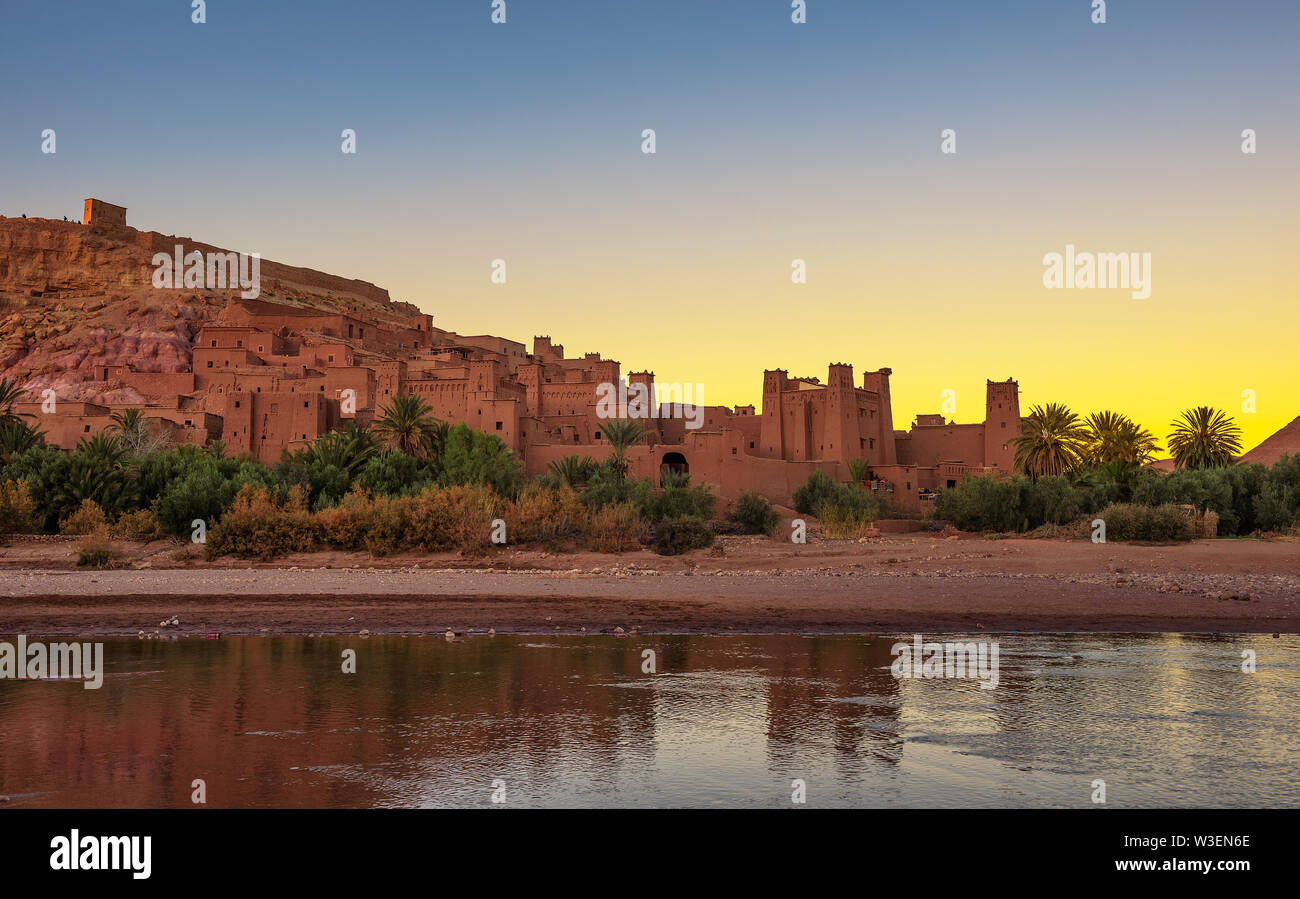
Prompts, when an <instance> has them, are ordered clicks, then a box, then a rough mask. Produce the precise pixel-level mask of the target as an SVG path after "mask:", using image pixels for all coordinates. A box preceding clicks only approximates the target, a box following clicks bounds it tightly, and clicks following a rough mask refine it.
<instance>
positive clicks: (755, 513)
mask: <svg viewBox="0 0 1300 899" xmlns="http://www.w3.org/2000/svg"><path fill="white" fill-rule="evenodd" d="M727 519H728V520H730V521H733V522H735V523H736V524H738V525H740V528H741V531H742V532H743V533H745V534H763V535H765V536H768V537H771V536H772V535H773V534H775V533H776V528H777V525H779V524H780V523H781V516H780V515H779V514H778V513H777V511H776V510H775V509H773V508H772V504H771V503H769V502H768V501H767V497H765V496H760V495H759V494H757V493H755V492H753V491H752V490H744V491H742V492H741V494H740V496H738V497H736V505H735V507H734V508H733V509H732V510H731V511H730V512H728V513H727Z"/></svg>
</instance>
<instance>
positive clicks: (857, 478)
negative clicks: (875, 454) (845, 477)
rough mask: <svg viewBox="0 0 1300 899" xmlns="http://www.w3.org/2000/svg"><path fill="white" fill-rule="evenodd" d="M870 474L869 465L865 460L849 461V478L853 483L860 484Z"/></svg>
mask: <svg viewBox="0 0 1300 899" xmlns="http://www.w3.org/2000/svg"><path fill="white" fill-rule="evenodd" d="M870 474H871V463H869V462H868V461H867V460H866V459H850V460H849V477H850V478H852V479H853V483H855V484H861V483H862V482H863V481H865V480H866V479H867V476H868V475H870Z"/></svg>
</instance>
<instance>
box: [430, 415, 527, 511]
mask: <svg viewBox="0 0 1300 899" xmlns="http://www.w3.org/2000/svg"><path fill="white" fill-rule="evenodd" d="M438 462H439V465H440V467H441V474H440V475H439V477H438V482H439V483H440V484H443V485H445V486H453V487H478V486H489V487H491V488H492V489H493V490H495V491H496V492H497V493H498V494H499V495H501V496H507V497H510V496H514V495H515V494H516V493H517V492H518V491H519V485H520V484H521V483H522V482H523V468H522V467H521V466H520V464H519V458H518V457H517V456H516V455H515V454H514V451H513V450H511V449H510V448H509V447H508V446H506V445H505V444H504V443H503V442H502V441H501V438H500V437H497V436H496V435H495V434H485V433H484V432H482V431H478V430H475V429H473V428H470V427H469V426H468V425H465V424H458V425H456V426H455V427H454V428H452V429H451V430H449V431H448V432H447V441H446V445H445V446H444V448H443V452H442V457H441V458H440V459H439V460H438Z"/></svg>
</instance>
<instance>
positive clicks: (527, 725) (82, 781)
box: [0, 633, 1300, 808]
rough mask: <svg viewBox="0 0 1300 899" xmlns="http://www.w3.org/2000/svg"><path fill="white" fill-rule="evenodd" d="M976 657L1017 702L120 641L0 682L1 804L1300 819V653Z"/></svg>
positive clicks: (559, 654)
mask: <svg viewBox="0 0 1300 899" xmlns="http://www.w3.org/2000/svg"><path fill="white" fill-rule="evenodd" d="M8 639H11V638H8ZM904 639H910V637H909V638H904ZM949 639H952V638H949ZM974 639H996V640H998V642H999V644H1000V651H1001V652H1000V661H1001V666H1000V668H1001V670H1000V684H999V686H998V688H997V689H994V690H982V689H980V688H979V686H978V681H975V680H901V681H900V680H896V679H895V678H894V677H893V676H892V675H891V673H890V670H889V665H890V663H891V662H892V661H893V656H892V655H891V654H890V647H891V645H892V644H893V643H894V642H895V640H896V638H892V637H855V636H833V637H789V636H676V637H632V638H614V637H500V636H498V637H493V638H489V637H474V638H470V639H467V640H465V641H463V642H454V643H449V642H447V641H445V640H444V639H443V638H440V637H439V638H429V637H372V638H369V639H363V638H359V637H348V638H297V637H295V638H242V639H221V640H180V641H175V642H168V641H143V642H142V641H139V640H116V641H112V640H110V641H105V642H106V646H105V659H106V668H107V670H108V674H107V676H106V677H105V680H104V685H103V687H102V689H100V690H85V689H83V688H82V685H81V683H80V682H79V681H45V682H33V681H14V680H0V794H5V795H8V796H9V797H10V800H9V802H8V803H7V804H5V806H4V807H7V808H15V807H32V806H55V807H78V806H85V807H113V806H128V807H158V806H188V805H189V804H190V792H191V787H190V784H191V781H192V780H193V779H195V778H203V779H204V780H205V781H206V784H207V797H208V805H209V807H231V806H233V807H245V806H268V807H284V806H292V807H321V806H335V807H342V806H347V807H351V806H480V807H491V806H492V801H491V799H492V795H493V790H494V781H498V779H499V781H503V782H504V788H505V797H506V802H505V805H506V806H507V807H511V806H515V807H523V806H622V805H630V806H722V807H730V806H759V807H783V806H784V807H789V806H790V805H791V785H792V781H793V780H795V779H796V778H797V779H801V780H803V781H804V782H805V783H806V785H807V786H806V789H807V799H808V801H807V805H808V806H809V807H819V806H820V807H825V806H873V807H874V806H899V805H901V806H924V807H946V806H963V807H964V806H1075V807H1086V806H1091V805H1092V802H1091V795H1092V789H1093V788H1092V786H1091V782H1092V781H1093V780H1094V779H1095V778H1102V779H1104V780H1105V781H1106V785H1107V786H1106V789H1107V803H1106V804H1107V806H1108V807H1129V806H1160V807H1165V806H1257V805H1263V806H1288V807H1297V806H1300V773H1298V772H1297V767H1296V766H1297V761H1298V760H1300V753H1298V752H1297V750H1298V749H1300V737H1298V736H1297V734H1298V732H1300V702H1298V701H1297V696H1298V693H1300V638H1297V637H1295V636H1287V637H1283V638H1281V639H1271V638H1269V637H1266V636H1265V637H1201V636H1171V635H1157V636H1148V635H1141V636H1124V635H1120V636H1114V635H1098V636H1088V635H1061V636H1043V635H1032V636H998V637H994V636H992V635H989V634H983V633H981V634H979V635H978V636H977V637H976V638H974ZM347 648H351V649H355V650H356V654H357V673H356V674H350V675H349V674H343V673H342V671H341V653H342V651H343V650H344V649H347ZM1247 648H1251V649H1254V650H1255V651H1256V652H1257V654H1258V666H1259V667H1258V672H1257V673H1255V674H1253V675H1248V674H1243V673H1242V672H1241V670H1240V663H1241V651H1242V650H1243V649H1247ZM645 649H653V650H655V651H656V654H657V655H656V662H657V668H658V673H657V674H654V675H651V674H643V673H642V671H641V668H642V651H643V650H645ZM496 786H497V787H500V786H501V784H500V783H497V784H496Z"/></svg>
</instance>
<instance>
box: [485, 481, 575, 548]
mask: <svg viewBox="0 0 1300 899" xmlns="http://www.w3.org/2000/svg"><path fill="white" fill-rule="evenodd" d="M505 522H506V541H507V542H508V543H511V544H516V543H542V544H546V545H547V546H551V547H555V546H558V545H559V544H561V543H564V542H565V541H568V540H574V539H576V538H578V537H580V536H581V535H582V534H583V533H584V532H585V531H586V530H587V507H586V506H584V505H583V504H582V500H581V499H579V498H578V494H577V492H576V491H575V490H573V489H572V488H571V487H568V486H565V487H561V488H559V489H558V490H550V489H547V488H543V487H536V486H531V485H530V486H528V487H525V488H524V489H523V490H522V491H520V493H519V498H518V499H516V500H515V501H514V502H512V503H510V505H509V507H508V508H507V509H506V512H505Z"/></svg>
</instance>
